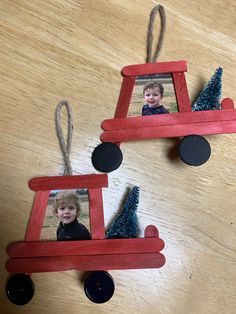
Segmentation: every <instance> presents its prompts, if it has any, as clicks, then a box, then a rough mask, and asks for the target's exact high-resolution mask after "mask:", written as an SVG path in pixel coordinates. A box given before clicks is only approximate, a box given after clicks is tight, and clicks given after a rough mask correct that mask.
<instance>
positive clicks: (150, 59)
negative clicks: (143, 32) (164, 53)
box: [146, 4, 166, 63]
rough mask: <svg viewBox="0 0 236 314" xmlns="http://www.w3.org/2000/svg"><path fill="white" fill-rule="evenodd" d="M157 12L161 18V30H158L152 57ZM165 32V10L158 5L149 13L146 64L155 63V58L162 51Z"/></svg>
mask: <svg viewBox="0 0 236 314" xmlns="http://www.w3.org/2000/svg"><path fill="white" fill-rule="evenodd" d="M158 11H159V13H160V17H161V30H160V35H159V40H158V42H157V46H156V50H155V52H154V54H153V56H152V44H153V25H154V21H155V17H156V15H157V12H158ZM165 30H166V14H165V9H164V7H163V6H162V5H160V4H158V5H156V6H155V7H154V8H153V9H152V11H151V13H150V20H149V25H148V33H147V60H146V62H147V63H155V62H156V61H157V57H158V56H159V54H160V52H161V49H162V45H163V39H164V33H165Z"/></svg>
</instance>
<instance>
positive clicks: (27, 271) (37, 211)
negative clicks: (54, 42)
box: [5, 101, 165, 305]
mask: <svg viewBox="0 0 236 314" xmlns="http://www.w3.org/2000/svg"><path fill="white" fill-rule="evenodd" d="M64 106H65V107H66V109H67V113H68V136H67V142H65V141H64V137H63V134H62V129H61V116H60V113H61V109H62V107H64ZM56 130H57V136H58V139H59V143H60V148H61V151H62V155H63V158H64V162H65V172H64V175H63V176H51V177H37V178H33V179H31V180H30V181H29V188H30V189H31V190H32V191H34V192H35V193H36V194H35V199H34V204H33V208H32V211H31V215H30V218H29V222H28V227H27V230H26V235H25V240H24V241H21V242H16V243H10V244H9V245H8V246H7V248H6V252H7V254H8V256H9V259H8V260H7V261H6V264H5V267H6V270H7V271H8V272H9V273H10V274H11V275H12V276H11V277H10V278H9V279H8V281H7V284H6V295H7V297H8V299H9V300H10V301H11V302H12V303H14V304H16V305H25V304H27V303H28V302H30V301H31V299H32V298H33V295H34V292H35V286H34V283H33V280H32V278H31V274H33V273H37V272H52V271H65V270H79V271H86V272H88V271H89V272H90V273H89V274H88V275H87V276H86V278H84V276H83V279H85V280H84V292H85V295H86V296H87V297H88V299H89V300H90V301H92V302H94V303H104V302H107V301H108V300H109V299H110V298H111V297H112V296H113V294H114V291H115V284H114V280H113V278H112V276H111V275H110V274H109V273H108V270H119V269H120V270H122V269H142V268H159V267H162V266H163V265H164V264H165V257H164V255H163V254H162V253H160V251H162V250H163V248H164V241H163V240H162V239H160V238H159V232H158V229H157V228H156V226H154V225H149V226H146V228H145V232H144V237H143V238H137V237H136V238H134V236H137V235H138V221H137V216H136V210H137V205H138V200H139V189H138V187H134V188H133V189H132V190H131V192H130V194H129V196H128V198H127V199H126V201H125V203H124V206H123V209H122V211H121V212H120V213H119V215H118V216H117V218H116V219H115V220H114V221H113V224H112V225H111V227H110V228H109V229H108V231H107V234H106V230H105V225H104V211H103V195H102V188H107V187H108V176H107V174H86V175H73V173H72V168H71V162H70V158H69V155H70V151H71V147H70V146H71V142H72V130H73V122H72V110H71V107H70V105H69V103H68V102H67V101H61V102H60V103H59V104H58V106H57V109H56ZM76 189H87V190H88V199H89V220H90V234H91V239H90V240H79V239H78V240H74V241H47V240H46V241H41V240H40V235H41V231H42V227H43V222H44V217H45V214H46V209H47V205H48V201H49V196H50V192H51V191H58V190H62V191H64V190H76Z"/></svg>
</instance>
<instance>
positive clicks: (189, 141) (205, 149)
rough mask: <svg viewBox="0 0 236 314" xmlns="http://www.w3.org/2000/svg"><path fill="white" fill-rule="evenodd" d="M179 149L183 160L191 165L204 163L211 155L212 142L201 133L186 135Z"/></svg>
mask: <svg viewBox="0 0 236 314" xmlns="http://www.w3.org/2000/svg"><path fill="white" fill-rule="evenodd" d="M178 151H179V156H180V158H181V159H182V160H183V162H185V163H186V164H188V165H190V166H200V165H202V164H204V163H205V162H206V161H207V160H208V159H209V157H210V155H211V147H210V144H209V143H208V141H207V140H206V139H205V138H204V137H202V136H200V135H188V136H186V137H184V138H183V139H182V140H181V141H180V143H179V147H178Z"/></svg>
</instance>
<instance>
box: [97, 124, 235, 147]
mask: <svg viewBox="0 0 236 314" xmlns="http://www.w3.org/2000/svg"><path fill="white" fill-rule="evenodd" d="M224 133H225V134H226V133H236V121H227V122H225V121H219V122H212V123H209V122H195V123H189V124H175V125H171V126H170V125H161V126H156V127H146V128H136V129H135V128H134V129H120V130H114V131H105V132H103V133H102V134H101V141H102V142H114V143H115V142H125V141H135V140H144V139H155V138H165V137H180V136H186V135H191V134H199V135H209V134H224Z"/></svg>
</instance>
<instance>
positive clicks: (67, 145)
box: [55, 100, 73, 176]
mask: <svg viewBox="0 0 236 314" xmlns="http://www.w3.org/2000/svg"><path fill="white" fill-rule="evenodd" d="M63 106H65V107H66V110H67V115H68V116H67V140H66V142H65V140H64V136H63V133H62V127H61V110H62V107H63ZM55 122H56V132H57V137H58V140H59V144H60V148H61V152H62V155H63V158H64V162H65V171H64V176H68V175H69V176H71V175H72V168H71V162H70V151H71V142H72V132H73V120H72V109H71V107H70V105H69V103H68V102H67V101H66V100H62V101H60V102H59V103H58V105H57V108H56V112H55Z"/></svg>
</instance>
